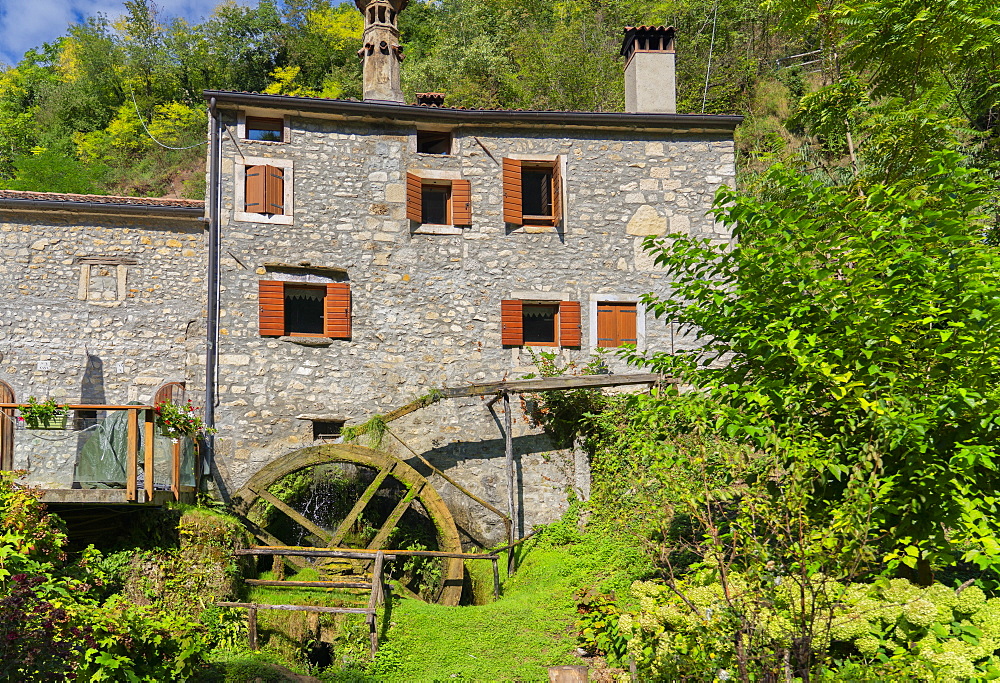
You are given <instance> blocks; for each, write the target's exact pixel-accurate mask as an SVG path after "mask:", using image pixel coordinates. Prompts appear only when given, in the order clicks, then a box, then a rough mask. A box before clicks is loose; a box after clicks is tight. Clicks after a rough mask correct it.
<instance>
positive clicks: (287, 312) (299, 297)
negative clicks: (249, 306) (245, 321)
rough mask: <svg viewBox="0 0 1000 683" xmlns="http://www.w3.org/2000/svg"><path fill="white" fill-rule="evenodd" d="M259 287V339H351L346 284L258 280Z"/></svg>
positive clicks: (349, 288)
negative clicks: (308, 283) (305, 283)
mask: <svg viewBox="0 0 1000 683" xmlns="http://www.w3.org/2000/svg"><path fill="white" fill-rule="evenodd" d="M258 287H259V290H258V303H259V305H260V334H261V336H262V337H285V336H288V337H329V338H331V339H350V338H351V286H350V285H349V284H347V283H345V282H332V283H329V284H326V285H304V284H302V283H299V282H284V281H280V280H261V281H260V283H259V285H258Z"/></svg>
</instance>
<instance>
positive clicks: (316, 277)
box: [206, 0, 740, 541]
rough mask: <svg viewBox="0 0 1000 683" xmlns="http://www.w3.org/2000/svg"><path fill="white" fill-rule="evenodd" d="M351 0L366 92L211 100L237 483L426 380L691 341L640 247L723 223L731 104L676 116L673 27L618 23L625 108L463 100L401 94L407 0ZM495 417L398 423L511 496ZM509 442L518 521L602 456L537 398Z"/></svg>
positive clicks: (430, 417) (461, 410)
mask: <svg viewBox="0 0 1000 683" xmlns="http://www.w3.org/2000/svg"><path fill="white" fill-rule="evenodd" d="M358 2H359V7H361V8H362V10H363V11H365V12H366V14H365V16H366V20H367V23H368V26H367V28H366V32H365V36H366V38H365V46H364V47H363V49H362V51H361V54H362V56H363V59H364V60H365V61H364V69H365V87H366V100H365V101H363V102H358V101H344V100H326V99H315V98H303V97H287V96H280V95H260V94H255V93H240V92H223V91H212V92H207V93H206V97H207V98H208V99H209V101H210V104H211V107H212V111H213V116H214V120H215V122H216V124H215V125H217V126H218V128H217V129H216V137H215V139H216V140H217V145H216V151H215V154H217V155H218V156H217V160H218V173H217V175H216V176H213V178H212V180H211V182H210V184H211V185H212V186H214V187H217V188H218V194H217V197H216V200H217V201H218V202H219V206H220V211H219V213H218V217H219V220H218V224H217V225H214V226H213V230H216V231H217V234H218V254H219V257H220V268H219V271H218V272H219V291H220V302H219V319H218V347H217V352H218V363H219V366H218V368H219V369H218V377H219V382H218V387H217V390H218V395H217V400H218V407H217V409H216V410H217V412H216V414H215V416H214V419H215V422H216V424H217V426H218V428H219V430H220V431H219V435H218V438H217V450H216V461H217V463H218V465H219V468H220V470H221V472H222V478H223V480H224V481H226V482H227V483H228V485H229V486H231V487H237V486H239V485H241V483H242V482H244V481H246V479H247V478H248V477H249V476H250V475H251V474H253V473H254V472H255V471H257V470H258V469H259V468H260V467H262V466H263V465H264V464H266V463H268V462H270V461H272V460H274V459H275V458H278V457H280V456H282V455H284V454H287V453H289V452H292V451H294V450H295V449H298V448H301V447H303V446H306V445H311V444H312V443H313V442H314V439H321V438H323V435H324V434H325V433H329V432H335V431H336V429H337V426H338V425H340V424H343V423H345V422H347V423H352V424H357V423H359V422H363V421H364V420H365V419H367V418H369V417H370V416H372V415H374V414H380V413H386V412H389V411H390V410H392V409H393V408H397V407H399V406H401V405H403V404H406V403H407V402H409V401H411V400H413V399H414V398H416V397H418V396H420V395H421V394H425V393H426V392H427V391H428V390H429V389H432V388H435V387H452V386H461V385H468V384H470V383H475V382H484V381H496V380H502V379H516V378H519V377H521V376H523V375H524V374H526V373H528V372H531V371H533V370H534V368H533V365H532V357H533V354H538V353H542V352H547V353H553V354H556V355H557V356H558V359H559V362H560V363H576V364H577V365H583V364H586V363H587V362H588V359H589V358H590V357H591V356H592V354H594V353H595V352H598V351H599V350H600V349H602V348H613V347H617V346H621V345H622V344H626V343H634V344H636V345H637V346H638V347H639V348H640V349H645V348H648V349H658V350H666V351H669V350H671V349H679V348H684V347H685V346H687V345H689V344H690V343H692V340H691V339H689V338H682V337H679V336H677V331H676V330H673V329H672V328H671V326H670V325H669V324H665V323H663V322H658V321H655V320H654V319H653V318H652V316H651V315H649V314H648V313H647V312H646V311H645V310H644V308H643V306H642V304H641V302H640V297H641V296H642V295H643V294H644V293H647V292H656V293H658V294H661V295H666V294H668V293H669V283H668V282H667V281H665V280H664V277H663V275H662V274H661V273H660V272H658V269H657V268H656V267H655V266H654V264H653V262H652V260H651V258H650V257H649V256H648V255H647V254H646V253H645V252H644V251H643V249H642V243H643V240H644V239H645V238H646V237H647V236H649V235H667V234H670V233H683V234H691V235H699V236H705V237H709V238H711V239H713V240H722V241H725V240H728V239H729V237H730V236H729V235H728V234H727V233H726V232H725V230H724V229H723V228H722V227H720V226H718V225H716V224H715V223H714V222H713V220H712V219H711V218H710V217H707V216H706V211H707V210H708V208H709V207H710V205H711V202H712V199H713V195H714V193H715V190H716V189H717V188H718V187H719V186H720V185H723V184H731V183H732V182H733V180H734V175H735V164H734V149H733V130H734V128H735V126H736V125H737V123H738V122H739V120H740V119H739V117H725V116H704V115H678V114H675V113H673V111H672V110H671V111H667V110H668V109H671V108H672V106H673V102H674V97H673V94H672V90H673V83H672V80H673V79H672V76H673V57H674V55H673V31H672V29H665V28H654V27H638V28H631V29H628V31H627V33H626V40H625V45H624V47H623V54H625V55H626V56H627V57H628V58H629V62H628V68H627V73H628V77H629V84H630V85H629V88H628V92H629V101H628V107H627V108H628V110H629V112H632V113H625V114H623V113H593V112H525V111H499V110H469V109H454V108H448V107H445V106H442V105H441V100H442V97H441V96H440V95H439V94H427V95H418V96H417V104H413V105H407V104H404V103H402V102H401V101H400V100H401V99H402V97H401V95H400V94H399V88H398V80H393V79H398V68H397V66H398V63H397V62H398V56H399V55H398V50H397V48H396V45H397V43H396V42H395V41H397V40H398V33H397V32H394V26H393V25H392V24H393V23H394V20H395V19H394V18H395V14H394V13H393V11H394V10H401V9H403V8H404V7H405V2H403V3H399V2H393V3H389V2H384V1H382V0H379V1H378V2H372V3H365V2H363V0H358ZM400 4H402V6H400ZM366 5H369V6H368V7H367V10H366V7H365V6H366ZM383 5H384V7H383ZM383 20H384V21H383ZM373 22H374V23H373ZM374 24H378V25H374ZM372 36H374V37H372ZM379 45H381V46H382V48H379ZM379 62H382V63H381V64H380V63H379ZM386 64H387V65H388V66H386ZM386 74H389V76H388V78H389V82H388V83H386V78H387V77H386ZM664 90H669V91H670V93H669V96H666V97H665V96H663V91H664ZM210 308H211V307H210ZM211 325H212V324H211V322H210V323H209V326H210V327H211ZM605 358H606V360H605V362H606V364H607V365H608V366H609V369H610V370H612V371H616V372H623V371H627V368H626V367H625V366H624V365H623V363H622V362H621V361H619V360H617V358H616V357H615V356H614V355H613V354H610V355H606V356H605ZM211 362H212V361H211V360H210V364H211ZM495 417H496V416H495V415H491V413H490V411H489V410H488V409H487V408H486V407H485V406H484V402H483V401H482V400H481V399H465V400H455V401H443V402H440V403H437V404H435V405H434V406H432V407H430V408H426V409H424V410H422V411H420V412H418V413H415V414H413V415H411V416H409V417H407V418H404V419H402V420H399V421H398V422H396V423H394V424H393V429H394V432H395V433H396V434H397V435H398V436H400V438H401V440H402V441H403V442H405V443H406V445H407V446H408V447H409V448H411V449H413V451H416V452H419V453H422V454H423V455H425V457H427V458H428V459H429V460H430V461H431V462H432V463H434V464H435V465H436V466H437V467H439V468H440V469H442V470H444V471H446V472H447V473H449V474H450V475H451V476H452V477H454V478H455V479H456V480H457V481H459V482H460V483H461V484H463V485H464V486H465V487H467V488H469V489H470V490H473V491H474V492H476V493H477V494H479V495H481V496H484V497H485V498H486V499H488V500H490V501H491V502H493V503H494V504H497V505H501V504H502V501H503V500H504V496H505V489H506V482H505V478H504V475H503V466H504V457H503V456H504V451H503V445H504V441H503V433H502V429H501V426H500V425H499V424H498V422H497V420H496V419H495ZM514 437H515V438H514V442H515V443H514V450H515V453H516V457H517V460H518V463H517V474H518V491H519V499H520V500H519V502H520V507H521V509H522V510H523V519H522V527H523V528H522V531H526V530H527V529H530V527H531V526H532V525H534V524H536V523H539V522H548V521H551V520H552V519H554V518H555V517H556V516H557V515H558V514H559V513H560V512H562V510H564V509H565V505H566V499H567V491H568V490H569V489H571V488H573V487H576V488H578V489H579V490H580V491H579V492H580V493H584V494H585V493H586V491H585V489H586V486H587V482H588V472H587V471H586V462H585V460H581V458H580V457H578V456H577V457H574V455H573V454H572V453H570V452H564V451H554V450H553V445H552V444H551V443H549V442H548V440H547V439H546V438H545V437H544V436H543V435H542V434H541V433H540V431H539V430H537V429H535V428H532V427H531V426H530V425H529V424H528V422H527V421H526V420H525V418H524V416H523V415H520V414H518V415H517V419H516V420H515V426H514ZM387 445H389V446H390V447H393V448H395V449H397V451H398V453H399V454H400V455H401V456H403V457H411V454H410V453H408V452H407V450H406V449H405V448H404V447H403V446H401V445H400V444H399V443H397V442H396V441H391V442H389V443H388V444H387ZM435 485H436V486H438V487H439V488H440V489H441V490H442V491H443V492H444V494H445V497H446V499H448V501H449V504H450V505H452V506H453V508H456V509H455V512H456V516H457V517H458V518H459V520H460V522H461V524H462V526H463V527H464V528H466V529H468V530H470V531H472V532H473V533H474V535H476V536H477V537H479V538H483V539H485V540H488V541H496V540H497V538H498V536H497V534H498V533H499V532H500V527H499V526H498V522H497V520H496V519H495V518H491V517H490V516H489V515H488V514H480V513H478V512H476V508H477V506H476V505H475V504H474V503H472V502H471V501H469V500H468V499H467V498H464V497H462V496H460V495H448V491H449V489H450V486H449V485H447V484H444V482H442V481H439V480H436V481H435ZM452 493H454V492H452Z"/></svg>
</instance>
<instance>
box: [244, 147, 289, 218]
mask: <svg viewBox="0 0 1000 683" xmlns="http://www.w3.org/2000/svg"><path fill="white" fill-rule="evenodd" d="M235 168H236V169H237V174H236V178H235V183H234V184H235V195H236V196H235V197H234V203H235V205H236V211H235V212H234V213H235V215H234V219H235V220H238V221H248V222H254V223H275V224H281V225H291V224H292V186H293V182H292V181H293V178H292V162H291V161H288V160H285V159H274V158H270V157H237V158H236V166H235Z"/></svg>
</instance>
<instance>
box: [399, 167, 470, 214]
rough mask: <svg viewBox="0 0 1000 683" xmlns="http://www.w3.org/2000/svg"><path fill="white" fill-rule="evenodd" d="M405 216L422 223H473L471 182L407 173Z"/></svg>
mask: <svg viewBox="0 0 1000 683" xmlns="http://www.w3.org/2000/svg"><path fill="white" fill-rule="evenodd" d="M406 217H407V218H409V219H410V220H411V221H413V222H414V223H419V224H421V225H438V226H440V225H447V226H468V225H472V184H471V183H470V182H469V181H468V180H463V179H460V178H456V179H454V180H442V179H437V178H435V179H431V178H422V177H420V176H418V175H415V174H413V173H407V174H406Z"/></svg>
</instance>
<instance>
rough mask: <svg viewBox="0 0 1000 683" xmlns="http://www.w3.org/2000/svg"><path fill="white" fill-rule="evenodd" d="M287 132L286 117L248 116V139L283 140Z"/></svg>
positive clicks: (262, 140) (263, 140)
mask: <svg viewBox="0 0 1000 683" xmlns="http://www.w3.org/2000/svg"><path fill="white" fill-rule="evenodd" d="M284 132H285V121H284V119H269V118H264V117H262V116H248V117H247V127H246V139H247V140H259V141H261V142H283V141H284Z"/></svg>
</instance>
